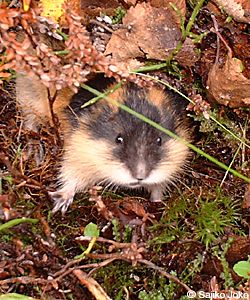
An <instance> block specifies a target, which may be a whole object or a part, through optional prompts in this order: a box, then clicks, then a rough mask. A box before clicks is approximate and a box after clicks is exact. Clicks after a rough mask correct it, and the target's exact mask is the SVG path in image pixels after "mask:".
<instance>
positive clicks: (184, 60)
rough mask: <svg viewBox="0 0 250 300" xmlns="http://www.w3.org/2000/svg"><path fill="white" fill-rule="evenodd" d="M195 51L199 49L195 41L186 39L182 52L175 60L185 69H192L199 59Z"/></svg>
mask: <svg viewBox="0 0 250 300" xmlns="http://www.w3.org/2000/svg"><path fill="white" fill-rule="evenodd" d="M195 49H197V47H196V46H195V45H194V43H193V41H192V40H191V39H190V38H186V39H185V41H184V43H183V45H182V48H181V50H180V51H179V52H178V53H177V55H176V56H175V59H176V60H177V61H178V63H179V64H181V65H182V66H184V67H192V66H193V65H194V64H195V63H196V62H197V61H198V59H199V56H198V54H197V52H195Z"/></svg>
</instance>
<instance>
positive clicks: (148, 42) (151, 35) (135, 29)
mask: <svg viewBox="0 0 250 300" xmlns="http://www.w3.org/2000/svg"><path fill="white" fill-rule="evenodd" d="M175 14H176V13H175V12H174V10H173V9H167V8H156V7H152V6H151V5H150V4H148V3H141V4H137V5H136V6H135V7H131V8H130V9H129V10H128V12H127V14H126V16H125V17H124V18H123V25H124V27H125V28H122V29H119V30H117V31H116V32H115V33H114V34H113V35H112V37H111V39H110V41H109V43H108V45H107V48H106V54H112V56H113V58H115V59H116V60H119V61H123V60H127V59H130V58H138V57H143V58H147V59H157V60H165V59H166V58H167V57H168V55H169V54H170V53H171V52H172V51H173V50H175V48H176V46H177V44H178V42H179V41H180V39H181V31H180V29H179V26H178V25H177V23H176V22H175V18H174V15H175Z"/></svg>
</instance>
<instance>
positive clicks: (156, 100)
mask: <svg viewBox="0 0 250 300" xmlns="http://www.w3.org/2000/svg"><path fill="white" fill-rule="evenodd" d="M87 84H88V85H90V86H92V87H94V88H96V89H98V90H99V91H101V90H102V91H103V90H105V89H106V88H107V87H108V86H109V80H104V85H102V84H100V81H99V80H97V79H94V80H92V81H90V82H88V83H87ZM101 85H102V86H101ZM108 97H109V98H112V99H115V100H116V101H118V102H120V103H122V104H125V105H126V106H128V107H130V108H131V109H133V110H134V111H136V112H138V113H140V114H142V115H144V116H146V117H147V118H149V119H151V120H153V121H154V122H156V123H158V124H160V125H161V126H163V127H165V128H167V129H169V130H171V131H172V132H174V133H176V134H177V135H179V136H181V137H182V138H184V139H186V140H189V139H190V136H189V133H188V129H187V126H186V123H185V121H184V119H183V111H184V109H183V107H184V105H183V104H182V105H181V104H180V103H178V101H179V100H178V99H177V98H176V95H174V94H173V93H171V92H169V91H164V90H162V89H160V88H159V87H154V86H152V87H148V88H145V87H144V88H142V87H138V86H137V85H135V84H133V83H127V84H125V85H123V86H122V87H120V88H119V89H117V90H115V91H114V92H113V93H111V94H109V96H108ZM91 98H93V95H92V94H90V93H89V92H87V91H85V90H80V91H79V92H78V93H77V94H76V95H74V96H73V97H72V99H71V103H70V107H69V108H67V109H63V110H61V111H60V112H59V115H61V119H64V120H65V122H66V123H65V125H64V134H65V145H64V156H63V160H62V164H61V169H60V175H59V183H60V188H59V189H58V190H57V191H55V192H50V196H51V197H52V199H53V200H54V201H55V206H54V209H53V211H54V212H56V211H58V210H61V211H62V212H63V213H64V212H65V211H66V210H67V208H68V207H69V205H70V204H71V203H72V201H73V198H74V195H75V193H77V192H85V191H87V190H88V189H89V188H91V187H92V186H93V185H95V184H100V185H103V186H105V187H125V188H129V189H142V188H144V189H146V190H147V191H149V192H150V193H151V200H153V201H157V200H161V199H162V195H163V192H164V191H165V189H166V187H167V186H168V185H169V183H171V182H172V181H174V179H175V178H176V176H177V175H178V173H180V171H181V170H182V169H183V166H184V164H185V162H186V160H187V157H188V152H189V151H188V148H187V146H186V145H184V144H183V143H181V142H180V141H177V140H175V139H173V138H170V137H169V136H167V135H166V134H164V133H162V132H160V131H159V130H157V129H155V128H154V127H152V126H150V125H149V124H147V123H145V122H144V121H142V120H140V119H138V118H136V117H135V116H133V115H131V114H129V113H128V112H126V111H124V110H122V109H121V108H119V107H117V106H115V105H113V104H112V103H110V102H109V101H108V100H105V99H101V100H99V101H98V102H97V103H96V104H94V105H91V106H89V107H86V108H84V109H81V108H80V106H81V105H82V104H84V103H86V101H88V100H90V99H91Z"/></svg>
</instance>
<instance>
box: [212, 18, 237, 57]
mask: <svg viewBox="0 0 250 300" xmlns="http://www.w3.org/2000/svg"><path fill="white" fill-rule="evenodd" d="M211 18H212V20H213V23H214V28H212V29H211V31H212V32H214V33H215V34H216V35H217V40H218V38H219V39H221V41H222V42H223V44H224V45H225V47H226V48H227V50H228V53H229V56H230V57H232V56H233V55H232V50H231V48H230V47H229V46H228V44H227V42H226V41H225V39H224V38H223V36H222V35H221V33H220V32H219V27H218V23H217V20H216V18H215V16H214V15H211ZM218 47H219V44H218V42H217V51H216V59H215V63H217V62H218V59H219V53H218V51H219V50H218ZM217 53H218V54H217Z"/></svg>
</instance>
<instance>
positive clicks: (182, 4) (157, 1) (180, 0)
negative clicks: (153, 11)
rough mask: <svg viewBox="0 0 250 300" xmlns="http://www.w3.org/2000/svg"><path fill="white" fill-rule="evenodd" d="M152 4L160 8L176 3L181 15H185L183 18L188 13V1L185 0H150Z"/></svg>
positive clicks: (169, 6)
mask: <svg viewBox="0 0 250 300" xmlns="http://www.w3.org/2000/svg"><path fill="white" fill-rule="evenodd" d="M150 4H151V5H152V6H153V7H159V8H160V7H165V8H171V5H174V6H175V7H176V8H177V9H178V11H179V13H180V15H181V16H183V18H184V17H185V15H186V1H185V0H150ZM179 21H180V20H179ZM179 21H178V22H179Z"/></svg>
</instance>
